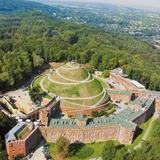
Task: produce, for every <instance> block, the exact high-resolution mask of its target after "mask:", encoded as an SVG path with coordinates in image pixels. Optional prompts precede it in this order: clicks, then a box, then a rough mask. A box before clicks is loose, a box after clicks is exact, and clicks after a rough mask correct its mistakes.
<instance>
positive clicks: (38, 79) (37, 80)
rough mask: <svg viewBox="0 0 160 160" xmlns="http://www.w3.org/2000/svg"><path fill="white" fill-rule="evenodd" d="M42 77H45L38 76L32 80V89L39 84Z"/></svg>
mask: <svg viewBox="0 0 160 160" xmlns="http://www.w3.org/2000/svg"><path fill="white" fill-rule="evenodd" d="M44 77H45V75H40V76H39V77H37V78H36V79H35V80H34V82H33V84H32V87H36V86H38V85H39V83H40V81H41V80H42V79H43V78H44Z"/></svg>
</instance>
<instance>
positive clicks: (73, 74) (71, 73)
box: [58, 66, 89, 81]
mask: <svg viewBox="0 0 160 160" xmlns="http://www.w3.org/2000/svg"><path fill="white" fill-rule="evenodd" d="M64 67H65V66H64ZM58 72H59V74H61V75H62V76H63V77H65V78H68V79H71V80H77V81H82V80H85V79H86V78H87V77H88V76H89V73H88V71H87V70H85V69H83V68H77V69H72V70H69V69H63V68H59V69H58Z"/></svg>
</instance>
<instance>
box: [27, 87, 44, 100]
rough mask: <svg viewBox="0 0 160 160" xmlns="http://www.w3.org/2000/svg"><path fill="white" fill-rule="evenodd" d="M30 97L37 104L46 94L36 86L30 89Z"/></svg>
mask: <svg viewBox="0 0 160 160" xmlns="http://www.w3.org/2000/svg"><path fill="white" fill-rule="evenodd" d="M29 95H30V97H31V100H32V101H33V102H34V103H36V101H39V102H41V101H42V97H43V96H44V95H45V93H44V92H43V91H42V90H41V88H40V87H39V86H35V87H33V88H30V89H29Z"/></svg>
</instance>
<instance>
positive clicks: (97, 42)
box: [0, 11, 160, 90]
mask: <svg viewBox="0 0 160 160" xmlns="http://www.w3.org/2000/svg"><path fill="white" fill-rule="evenodd" d="M70 60H77V62H78V63H89V65H90V70H91V71H93V70H94V69H98V70H102V71H103V70H107V71H108V70H110V69H114V68H116V67H122V68H123V69H124V70H125V72H126V73H127V74H128V75H129V77H130V78H133V79H136V80H138V81H140V82H141V83H143V84H144V85H146V87H147V88H149V89H154V90H160V86H159V84H160V54H159V50H156V49H153V48H152V47H151V46H149V45H148V44H147V43H145V42H142V41H140V40H137V39H135V38H133V37H131V36H124V35H121V34H114V33H109V32H106V31H104V30H103V29H99V28H96V27H93V26H90V25H82V24H79V23H74V22H64V21H60V20H57V18H53V17H52V16H50V15H48V14H47V13H41V12H39V11H34V12H28V13H17V14H14V15H1V16H0V90H6V89H9V88H10V87H15V85H16V86H18V85H19V83H20V82H24V80H26V78H29V77H30V76H31V75H32V74H33V73H34V72H37V71H38V70H40V69H42V68H43V66H44V64H48V62H51V61H56V62H60V61H70Z"/></svg>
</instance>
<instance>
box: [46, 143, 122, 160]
mask: <svg viewBox="0 0 160 160" xmlns="http://www.w3.org/2000/svg"><path fill="white" fill-rule="evenodd" d="M114 142H115V144H119V142H117V141H114ZM104 145H105V142H99V143H94V144H84V146H82V148H79V147H78V148H79V149H78V150H77V151H76V152H75V153H74V155H73V156H71V157H69V160H80V159H81V160H82V159H83V160H89V159H90V158H96V157H100V156H101V154H102V150H103V147H104ZM48 149H49V153H50V155H51V156H52V157H53V158H54V156H55V155H56V149H55V144H53V143H48ZM74 149H76V148H74ZM87 155H89V156H87ZM80 157H83V158H80Z"/></svg>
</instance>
